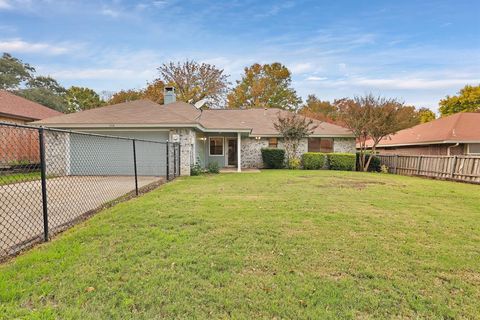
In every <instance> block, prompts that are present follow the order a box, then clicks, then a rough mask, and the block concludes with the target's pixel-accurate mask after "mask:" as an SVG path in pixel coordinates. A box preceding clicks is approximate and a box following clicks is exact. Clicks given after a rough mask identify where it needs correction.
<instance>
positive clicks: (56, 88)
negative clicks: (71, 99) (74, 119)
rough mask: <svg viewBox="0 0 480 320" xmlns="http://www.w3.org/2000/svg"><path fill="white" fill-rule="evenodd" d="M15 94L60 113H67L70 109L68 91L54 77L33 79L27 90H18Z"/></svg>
mask: <svg viewBox="0 0 480 320" xmlns="http://www.w3.org/2000/svg"><path fill="white" fill-rule="evenodd" d="M15 93H16V94H18V95H20V96H22V97H24V98H26V99H28V100H31V101H35V102H37V103H39V104H41V105H44V106H46V107H49V108H51V109H55V110H57V111H60V112H66V111H67V109H68V107H67V102H66V100H65V93H66V89H65V88H64V87H62V86H61V85H60V84H59V83H58V82H57V80H55V79H53V78H52V77H48V76H37V77H32V78H31V79H29V80H28V82H27V83H26V88H22V89H18V90H17V91H15Z"/></svg>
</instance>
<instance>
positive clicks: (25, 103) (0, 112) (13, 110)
mask: <svg viewBox="0 0 480 320" xmlns="http://www.w3.org/2000/svg"><path fill="white" fill-rule="evenodd" d="M62 114H63V113H61V112H58V111H56V110H53V109H50V108H47V107H45V106H42V105H41V104H38V103H36V102H33V101H30V100H27V99H25V98H22V97H19V96H17V95H14V94H13V93H10V92H8V91H5V90H0V121H4V122H14V123H18V124H25V123H28V122H32V121H36V120H42V119H46V118H49V117H55V116H60V115H62Z"/></svg>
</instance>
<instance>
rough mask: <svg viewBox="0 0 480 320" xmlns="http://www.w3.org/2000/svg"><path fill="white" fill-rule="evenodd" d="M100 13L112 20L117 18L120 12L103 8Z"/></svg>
mask: <svg viewBox="0 0 480 320" xmlns="http://www.w3.org/2000/svg"><path fill="white" fill-rule="evenodd" d="M100 13H101V14H103V15H104V16H108V17H112V18H117V17H118V16H119V15H120V11H118V10H115V9H113V8H108V7H104V8H103V9H102V10H101V11H100Z"/></svg>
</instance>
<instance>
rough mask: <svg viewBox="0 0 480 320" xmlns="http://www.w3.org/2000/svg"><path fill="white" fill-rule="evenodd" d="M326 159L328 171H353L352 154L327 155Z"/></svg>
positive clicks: (353, 161)
mask: <svg viewBox="0 0 480 320" xmlns="http://www.w3.org/2000/svg"><path fill="white" fill-rule="evenodd" d="M327 159H328V167H329V169H330V170H344V171H353V170H355V161H356V156H355V154H353V153H328V154H327Z"/></svg>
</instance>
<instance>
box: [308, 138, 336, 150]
mask: <svg viewBox="0 0 480 320" xmlns="http://www.w3.org/2000/svg"><path fill="white" fill-rule="evenodd" d="M308 152H325V153H329V152H333V139H332V138H308Z"/></svg>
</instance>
